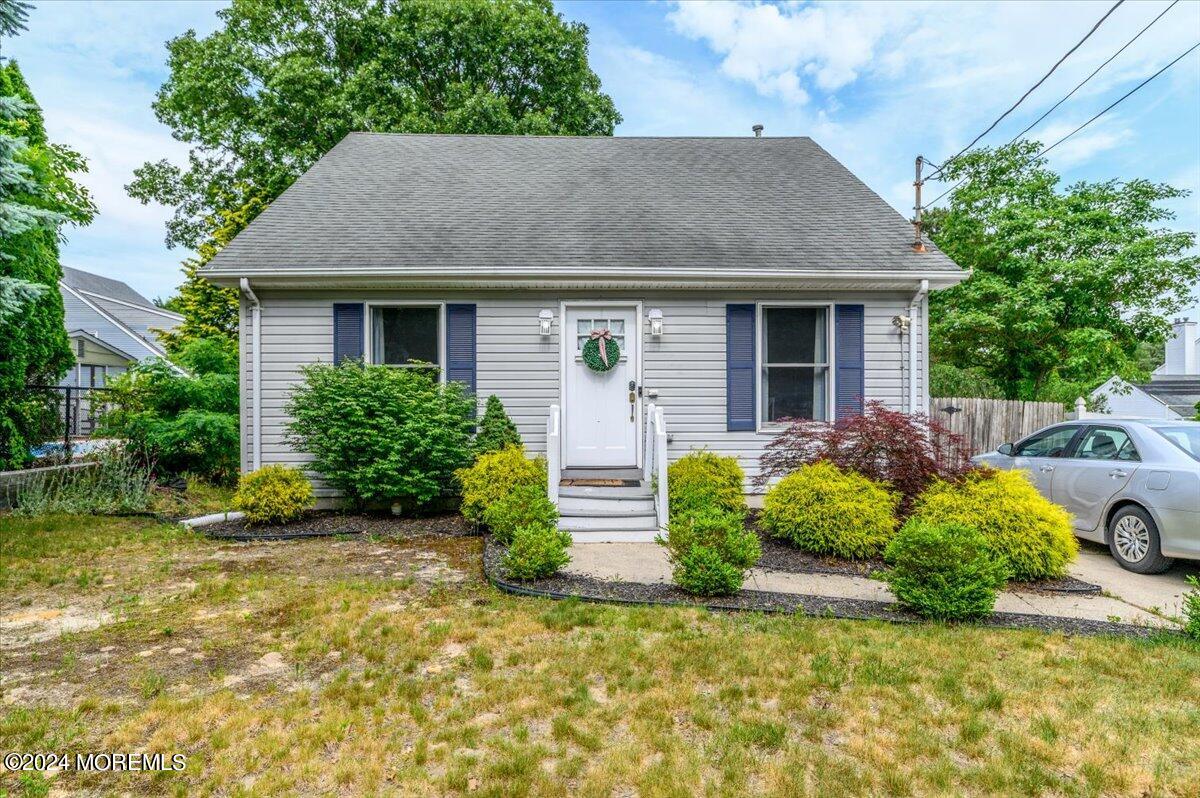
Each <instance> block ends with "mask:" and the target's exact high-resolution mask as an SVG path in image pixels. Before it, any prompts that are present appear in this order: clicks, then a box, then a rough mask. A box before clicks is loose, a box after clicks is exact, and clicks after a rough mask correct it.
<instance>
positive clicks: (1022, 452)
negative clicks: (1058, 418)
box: [1014, 427, 1079, 457]
mask: <svg viewBox="0 0 1200 798" xmlns="http://www.w3.org/2000/svg"><path fill="white" fill-rule="evenodd" d="M1078 430H1079V428H1078V427H1052V428H1050V429H1048V430H1044V431H1042V432H1039V433H1037V434H1036V435H1033V436H1031V437H1029V438H1026V439H1025V440H1023V441H1021V442H1020V443H1019V444H1017V448H1016V451H1015V452H1014V455H1015V456H1017V457H1062V456H1063V455H1064V454H1065V453H1066V451H1067V446H1068V445H1070V443H1071V439H1072V438H1074V437H1075V433H1076V432H1077V431H1078Z"/></svg>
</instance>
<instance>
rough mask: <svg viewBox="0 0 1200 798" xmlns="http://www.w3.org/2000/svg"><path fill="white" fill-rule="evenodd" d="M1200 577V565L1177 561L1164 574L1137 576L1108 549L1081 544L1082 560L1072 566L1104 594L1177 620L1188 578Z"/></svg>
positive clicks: (1074, 572) (1090, 544) (1075, 574)
mask: <svg viewBox="0 0 1200 798" xmlns="http://www.w3.org/2000/svg"><path fill="white" fill-rule="evenodd" d="M1188 574H1195V575H1196V576H1198V577H1200V562H1191V561H1187V560H1176V562H1175V566H1174V567H1173V568H1172V569H1171V570H1169V571H1167V572H1166V573H1165V574H1153V575H1146V574H1135V573H1133V572H1132V571H1126V570H1125V569H1124V568H1122V567H1121V566H1119V565H1117V561H1116V560H1114V559H1113V558H1112V555H1111V554H1109V553H1108V547H1107V546H1101V545H1099V544H1096V543H1089V542H1088V541H1084V540H1081V541H1079V559H1078V560H1076V561H1075V563H1074V564H1073V565H1072V566H1071V575H1072V576H1074V577H1076V578H1077V579H1082V580H1083V581H1085V582H1091V583H1092V584H1095V585H1100V587H1101V588H1102V589H1103V590H1104V592H1105V593H1106V594H1108V595H1110V596H1113V597H1115V598H1119V599H1120V600H1121V601H1124V602H1125V603H1127V604H1132V605H1133V606H1135V607H1139V608H1141V609H1143V610H1147V611H1149V612H1154V613H1162V614H1164V615H1168V616H1171V617H1173V618H1177V617H1179V616H1180V614H1181V612H1182V607H1183V594H1184V593H1186V592H1187V591H1188V590H1189V586H1188V583H1187V581H1186V577H1187V575H1188Z"/></svg>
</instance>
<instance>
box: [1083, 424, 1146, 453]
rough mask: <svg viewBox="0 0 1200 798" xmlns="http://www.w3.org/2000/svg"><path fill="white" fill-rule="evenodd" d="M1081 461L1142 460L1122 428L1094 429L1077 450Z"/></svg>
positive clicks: (1089, 431)
mask: <svg viewBox="0 0 1200 798" xmlns="http://www.w3.org/2000/svg"><path fill="white" fill-rule="evenodd" d="M1074 456H1075V457H1076V458H1078V459H1080V460H1126V461H1130V460H1140V459H1141V458H1140V457H1138V453H1137V449H1136V448H1135V447H1134V445H1133V441H1132V440H1131V439H1130V438H1129V433H1127V432H1126V431H1125V430H1123V429H1121V428H1120V427H1092V428H1091V429H1090V430H1088V431H1087V434H1086V435H1084V436H1083V440H1081V441H1080V442H1079V446H1078V447H1076V449H1075V455H1074Z"/></svg>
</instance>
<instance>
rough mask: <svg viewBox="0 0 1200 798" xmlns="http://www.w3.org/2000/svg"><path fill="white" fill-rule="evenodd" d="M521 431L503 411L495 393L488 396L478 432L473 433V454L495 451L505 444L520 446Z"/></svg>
mask: <svg viewBox="0 0 1200 798" xmlns="http://www.w3.org/2000/svg"><path fill="white" fill-rule="evenodd" d="M521 445H522V444H521V433H519V432H517V425H516V424H514V423H513V422H512V419H511V418H509V417H508V414H507V413H505V412H504V405H503V404H501V403H500V398H499V397H498V396H496V395H495V394H492V395H491V396H489V397H488V400H487V409H486V410H484V412H483V420H482V421H480V422H479V432H478V433H476V435H475V454H476V455H480V454H483V453H485V452H495V451H499V450H500V449H503V448H505V447H506V446H521Z"/></svg>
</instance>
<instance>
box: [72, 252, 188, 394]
mask: <svg viewBox="0 0 1200 798" xmlns="http://www.w3.org/2000/svg"><path fill="white" fill-rule="evenodd" d="M58 289H59V291H60V292H61V293H62V299H63V311H64V316H65V323H66V327H67V334H68V335H69V336H70V338H71V351H72V352H73V353H74V354H75V366H74V367H73V368H72V369H71V371H70V372H68V373H67V375H66V376H65V377H64V378H63V379H62V381H61V382H60V383H59V384H60V385H62V386H71V387H83V388H91V387H103V386H104V385H105V383H107V382H108V380H109V379H111V378H112V377H115V376H116V375H118V374H120V373H122V372H124V371H125V370H126V369H127V368H128V367H129V366H130V365H131V364H133V363H137V362H140V361H143V360H149V359H150V358H156V357H164V358H165V357H166V350H164V349H163V347H162V344H161V343H159V341H158V336H157V333H156V332H155V331H156V330H173V329H174V328H175V327H177V326H179V324H180V323H181V322H182V321H183V316H180V315H179V314H178V313H172V312H171V311H169V310H164V309H162V308H160V307H158V306H156V305H155V304H154V303H153V302H151V301H150V300H148V299H146V298H145V297H144V296H142V295H141V294H139V293H138V292H137V291H134V290H133V289H132V288H130V287H129V286H128V285H126V284H125V283H123V282H121V281H120V280H113V279H111V278H109V277H102V276H100V275H98V274H92V273H91V272H85V271H81V270H80V269H71V268H68V267H65V266H64V267H63V276H62V279H61V280H59V281H58Z"/></svg>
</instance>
